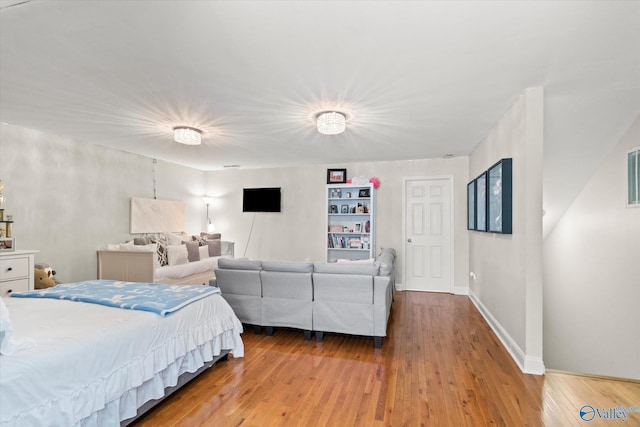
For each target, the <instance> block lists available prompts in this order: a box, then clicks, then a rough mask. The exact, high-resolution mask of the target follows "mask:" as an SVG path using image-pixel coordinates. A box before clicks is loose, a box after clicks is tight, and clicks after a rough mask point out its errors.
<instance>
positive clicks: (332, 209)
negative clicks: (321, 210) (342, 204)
mask: <svg viewBox="0 0 640 427" xmlns="http://www.w3.org/2000/svg"><path fill="white" fill-rule="evenodd" d="M329 213H332V214H333V213H338V205H331V206H329Z"/></svg>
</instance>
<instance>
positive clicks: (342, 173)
mask: <svg viewBox="0 0 640 427" xmlns="http://www.w3.org/2000/svg"><path fill="white" fill-rule="evenodd" d="M346 182H347V170H346V169H327V184H344V183H346Z"/></svg>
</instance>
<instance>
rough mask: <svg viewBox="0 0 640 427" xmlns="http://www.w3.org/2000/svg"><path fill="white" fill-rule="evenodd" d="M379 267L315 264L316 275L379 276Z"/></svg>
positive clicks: (350, 264)
mask: <svg viewBox="0 0 640 427" xmlns="http://www.w3.org/2000/svg"><path fill="white" fill-rule="evenodd" d="M378 270H379V268H378V266H377V265H375V264H373V265H371V264H359V263H337V262H317V263H314V264H313V272H314V273H329V274H360V275H365V276H377V275H378Z"/></svg>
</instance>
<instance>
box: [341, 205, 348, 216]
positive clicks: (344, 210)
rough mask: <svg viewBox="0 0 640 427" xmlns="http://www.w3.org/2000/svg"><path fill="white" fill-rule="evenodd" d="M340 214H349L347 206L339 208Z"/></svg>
mask: <svg viewBox="0 0 640 427" xmlns="http://www.w3.org/2000/svg"><path fill="white" fill-rule="evenodd" d="M340 213H343V214H348V213H349V205H342V206H340Z"/></svg>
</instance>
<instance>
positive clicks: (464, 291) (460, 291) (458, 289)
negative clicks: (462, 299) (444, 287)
mask: <svg viewBox="0 0 640 427" xmlns="http://www.w3.org/2000/svg"><path fill="white" fill-rule="evenodd" d="M453 294H454V295H469V287H467V286H454V287H453Z"/></svg>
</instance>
